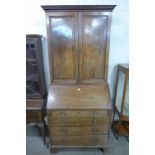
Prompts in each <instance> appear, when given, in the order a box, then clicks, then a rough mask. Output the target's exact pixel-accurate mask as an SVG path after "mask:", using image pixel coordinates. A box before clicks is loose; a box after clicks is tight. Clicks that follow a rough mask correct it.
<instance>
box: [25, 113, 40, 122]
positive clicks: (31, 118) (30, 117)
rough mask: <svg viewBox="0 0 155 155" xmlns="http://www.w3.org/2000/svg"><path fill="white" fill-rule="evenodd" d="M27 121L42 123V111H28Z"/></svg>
mask: <svg viewBox="0 0 155 155" xmlns="http://www.w3.org/2000/svg"><path fill="white" fill-rule="evenodd" d="M26 123H42V116H41V112H40V111H34V110H33V111H26Z"/></svg>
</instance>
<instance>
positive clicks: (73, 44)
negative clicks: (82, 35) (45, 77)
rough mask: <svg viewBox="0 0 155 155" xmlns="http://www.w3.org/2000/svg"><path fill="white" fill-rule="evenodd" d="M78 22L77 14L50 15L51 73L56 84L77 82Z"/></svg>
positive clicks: (56, 13)
mask: <svg viewBox="0 0 155 155" xmlns="http://www.w3.org/2000/svg"><path fill="white" fill-rule="evenodd" d="M76 21H77V13H75V12H52V13H48V22H47V24H49V25H48V26H47V28H48V45H49V61H50V73H51V79H52V81H53V82H55V83H75V82H76V80H77V58H76V57H77V56H76V53H77V31H76V29H77V22H76ZM51 60H52V61H51Z"/></svg>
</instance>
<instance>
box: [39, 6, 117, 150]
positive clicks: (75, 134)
mask: <svg viewBox="0 0 155 155" xmlns="http://www.w3.org/2000/svg"><path fill="white" fill-rule="evenodd" d="M42 8H43V9H44V11H45V13H46V23H47V40H48V56H49V66H50V75H51V85H50V88H49V92H48V98H47V117H48V127H49V135H50V148H51V151H53V149H54V148H60V147H61V148H62V147H74V148H76V147H80V148H83V147H98V148H105V147H106V146H107V144H108V139H109V129H110V124H111V114H112V107H111V99H110V92H109V86H108V83H107V76H108V56H109V42H110V26H111V12H112V10H113V9H114V8H115V6H114V5H98V6H93V5H92V6H88V5H85V6H82V5H78V6H72V5H69V6H68V5H65V6H61V5H59V6H42Z"/></svg>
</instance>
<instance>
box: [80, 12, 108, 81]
mask: <svg viewBox="0 0 155 155" xmlns="http://www.w3.org/2000/svg"><path fill="white" fill-rule="evenodd" d="M78 19H79V20H78V21H79V23H78V24H79V25H78V27H79V53H80V54H79V56H80V60H79V68H80V70H79V72H80V81H81V83H96V82H97V83H98V82H104V81H107V68H108V66H107V65H108V48H109V33H110V32H109V29H110V21H111V20H110V12H100V11H96V12H87V11H85V12H79V14H78Z"/></svg>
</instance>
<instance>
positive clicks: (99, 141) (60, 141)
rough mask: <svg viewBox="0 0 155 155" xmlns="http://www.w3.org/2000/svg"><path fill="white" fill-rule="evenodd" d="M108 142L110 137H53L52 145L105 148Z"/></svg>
mask: <svg viewBox="0 0 155 155" xmlns="http://www.w3.org/2000/svg"><path fill="white" fill-rule="evenodd" d="M107 142H108V135H82V136H52V137H51V144H52V145H63V146H103V145H105V144H107Z"/></svg>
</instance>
